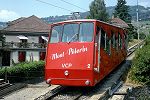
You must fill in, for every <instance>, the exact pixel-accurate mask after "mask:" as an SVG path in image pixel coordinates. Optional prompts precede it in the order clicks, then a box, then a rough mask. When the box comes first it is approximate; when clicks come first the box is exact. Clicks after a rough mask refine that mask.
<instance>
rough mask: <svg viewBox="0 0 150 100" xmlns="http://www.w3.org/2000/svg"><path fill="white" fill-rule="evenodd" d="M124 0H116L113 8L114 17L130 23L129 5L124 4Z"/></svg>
mask: <svg viewBox="0 0 150 100" xmlns="http://www.w3.org/2000/svg"><path fill="white" fill-rule="evenodd" d="M126 3H127V2H126V0H118V3H117V6H116V8H115V12H114V17H118V18H120V19H122V20H123V21H125V22H126V23H131V15H130V14H129V6H127V5H126Z"/></svg>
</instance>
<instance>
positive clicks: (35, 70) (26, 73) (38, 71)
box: [0, 61, 44, 81]
mask: <svg viewBox="0 0 150 100" xmlns="http://www.w3.org/2000/svg"><path fill="white" fill-rule="evenodd" d="M7 76H8V79H9V80H10V81H20V80H27V79H29V78H32V77H39V76H44V61H34V62H23V63H19V64H17V65H15V66H11V67H7ZM0 77H1V78H4V77H5V68H1V69H0Z"/></svg>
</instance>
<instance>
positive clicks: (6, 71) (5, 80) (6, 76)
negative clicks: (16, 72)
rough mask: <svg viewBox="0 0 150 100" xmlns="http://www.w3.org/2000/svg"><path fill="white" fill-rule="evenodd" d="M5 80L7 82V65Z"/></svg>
mask: <svg viewBox="0 0 150 100" xmlns="http://www.w3.org/2000/svg"><path fill="white" fill-rule="evenodd" d="M5 82H7V67H6V66H5Z"/></svg>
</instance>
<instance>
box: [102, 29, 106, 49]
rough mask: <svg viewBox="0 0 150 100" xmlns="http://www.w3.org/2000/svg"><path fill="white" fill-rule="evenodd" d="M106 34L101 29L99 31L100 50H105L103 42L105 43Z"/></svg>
mask: <svg viewBox="0 0 150 100" xmlns="http://www.w3.org/2000/svg"><path fill="white" fill-rule="evenodd" d="M105 36H106V33H105V31H104V30H103V29H101V48H103V49H105V48H106V46H105V41H106V37H105Z"/></svg>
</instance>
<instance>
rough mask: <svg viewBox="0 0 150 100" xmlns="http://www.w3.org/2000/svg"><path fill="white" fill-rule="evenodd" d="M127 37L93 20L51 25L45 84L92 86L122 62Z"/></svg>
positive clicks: (109, 26) (110, 26) (123, 31)
mask: <svg viewBox="0 0 150 100" xmlns="http://www.w3.org/2000/svg"><path fill="white" fill-rule="evenodd" d="M126 37H127V35H126V32H125V30H124V29H122V28H119V27H116V26H113V25H110V24H108V23H105V22H101V21H98V20H94V19H82V20H69V21H63V22H58V23H54V24H52V25H51V30H50V36H49V42H48V47H47V55H46V65H45V79H46V82H47V83H48V84H58V85H64V86H94V85H95V84H96V83H98V82H99V81H100V80H101V79H103V78H104V77H105V76H106V75H107V74H108V73H110V72H111V71H112V70H113V69H114V68H115V67H116V66H117V65H118V64H120V63H121V62H122V61H123V60H124V59H125V57H126V46H127V42H126Z"/></svg>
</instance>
